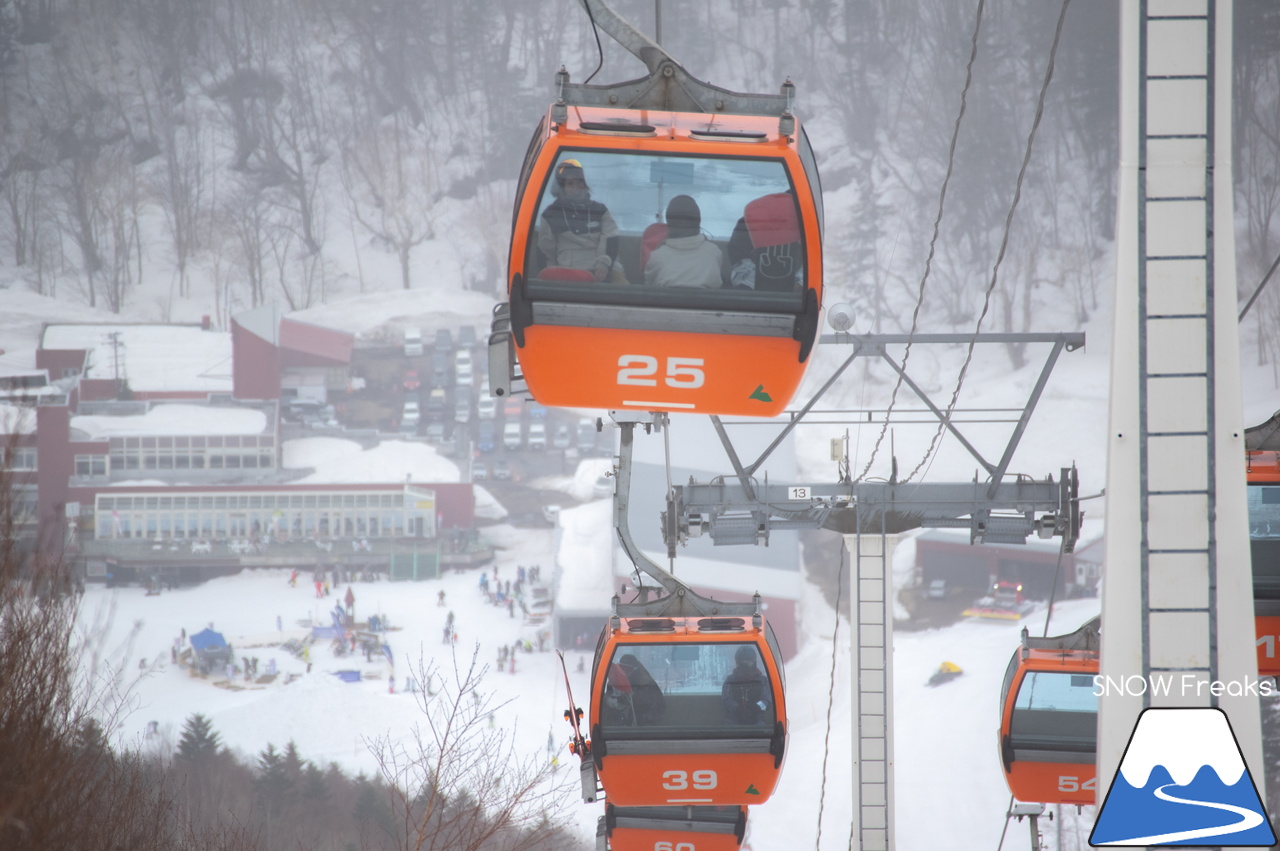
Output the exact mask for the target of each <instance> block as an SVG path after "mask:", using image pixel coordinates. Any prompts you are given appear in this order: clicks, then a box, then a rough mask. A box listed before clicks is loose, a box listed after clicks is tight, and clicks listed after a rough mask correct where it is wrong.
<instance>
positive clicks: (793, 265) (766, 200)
mask: <svg viewBox="0 0 1280 851" xmlns="http://www.w3.org/2000/svg"><path fill="white" fill-rule="evenodd" d="M803 262H804V259H803V255H802V254H801V242H800V222H799V220H798V219H797V218H796V199H795V194H794V193H792V192H790V191H788V192H779V193H775V194H773V195H765V196H763V197H761V198H757V199H755V200H754V201H752V202H751V203H750V204H747V207H746V210H745V211H744V212H743V215H742V218H740V219H738V221H737V223H735V224H734V227H733V235H732V236H731V237H729V285H730V286H731V287H733V288H734V289H738V290H760V291H769V292H792V291H794V290H796V289H798V288H799V287H800V286H801V285H802V283H803V282H802V276H801V275H800V267H801V264H802V263H803Z"/></svg>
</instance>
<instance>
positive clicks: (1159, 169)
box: [1098, 0, 1265, 805]
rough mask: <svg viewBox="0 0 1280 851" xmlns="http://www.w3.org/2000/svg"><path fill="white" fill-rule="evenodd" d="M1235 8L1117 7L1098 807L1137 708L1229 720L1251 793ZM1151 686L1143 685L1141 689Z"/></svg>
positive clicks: (1173, 0)
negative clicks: (1160, 680)
mask: <svg viewBox="0 0 1280 851" xmlns="http://www.w3.org/2000/svg"><path fill="white" fill-rule="evenodd" d="M1231 22H1232V14H1231V3H1230V0H1126V2H1125V3H1124V4H1123V6H1122V7H1121V28H1120V34H1121V50H1120V62H1121V88H1120V142H1121V153H1120V187H1119V199H1118V202H1117V203H1118V216H1117V222H1118V224H1117V228H1118V230H1117V235H1116V258H1117V261H1116V262H1117V268H1116V291H1115V317H1114V322H1115V328H1114V340H1113V344H1112V345H1113V348H1112V355H1111V357H1112V361H1111V362H1112V366H1111V411H1110V419H1109V433H1108V444H1107V450H1108V452H1107V506H1106V535H1107V542H1106V565H1105V580H1104V587H1103V595H1102V612H1103V614H1102V635H1103V640H1102V661H1101V671H1102V674H1103V676H1104V677H1108V676H1109V677H1132V676H1135V675H1137V676H1142V677H1144V678H1150V677H1152V676H1156V677H1159V676H1170V677H1172V678H1173V682H1174V683H1175V685H1174V688H1173V689H1172V691H1171V692H1170V693H1169V694H1168V695H1160V696H1157V695H1154V694H1152V692H1151V690H1150V689H1148V690H1147V691H1146V693H1145V694H1130V693H1118V692H1119V691H1120V690H1108V691H1107V692H1106V693H1105V694H1103V695H1102V697H1101V700H1100V707H1099V721H1098V727H1099V730H1098V803H1099V805H1101V804H1102V802H1103V797H1104V796H1105V795H1106V792H1107V789H1108V788H1109V786H1110V784H1111V782H1112V778H1114V777H1115V774H1116V770H1117V768H1118V766H1119V763H1120V759H1121V757H1122V755H1123V752H1124V748H1125V745H1126V743H1127V742H1128V739H1129V736H1130V734H1131V732H1132V731H1133V729H1134V725H1135V722H1136V720H1137V716H1138V715H1139V714H1140V712H1141V711H1142V710H1143V709H1144V708H1146V707H1164V706H1195V707H1213V706H1216V707H1220V708H1221V709H1223V710H1224V711H1225V712H1226V714H1227V716H1228V718H1229V720H1230V722H1231V727H1232V729H1233V730H1234V732H1235V734H1236V737H1237V739H1238V740H1239V742H1240V746H1241V749H1242V751H1243V755H1244V758H1245V762H1246V764H1247V765H1249V766H1251V767H1252V768H1253V778H1254V780H1255V781H1256V782H1257V783H1258V786H1259V792H1260V793H1261V792H1262V789H1261V785H1262V772H1261V768H1262V742H1261V733H1260V727H1259V714H1258V698H1257V696H1256V695H1255V696H1254V697H1247V696H1240V697H1233V696H1231V695H1230V694H1225V693H1224V694H1222V695H1221V696H1214V695H1213V694H1212V692H1211V691H1210V690H1209V689H1208V688H1201V689H1196V688H1191V689H1185V690H1184V689H1183V688H1182V687H1181V685H1180V683H1181V682H1182V680H1183V678H1184V676H1185V677H1186V678H1188V680H1189V681H1191V682H1205V681H1208V682H1213V681H1218V682H1223V683H1231V682H1243V681H1247V680H1256V678H1257V674H1258V671H1257V664H1256V657H1255V650H1254V635H1253V591H1252V583H1251V573H1250V559H1249V530H1248V521H1247V512H1246V498H1245V470H1244V464H1243V463H1242V459H1243V458H1244V452H1245V444H1244V428H1243V413H1242V406H1241V392H1240V369H1239V342H1238V339H1237V327H1236V326H1237V321H1236V313H1237V305H1236V269H1235V247H1234V239H1233V226H1234V223H1233V221H1232V176H1231V76H1232V75H1231V64H1232V62H1231V60H1232V55H1231V54H1232V50H1231V40H1232V39H1231ZM1148 681H1149V679H1148ZM1264 800H1265V797H1264Z"/></svg>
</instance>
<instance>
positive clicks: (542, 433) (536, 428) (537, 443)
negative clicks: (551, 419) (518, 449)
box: [525, 420, 547, 449]
mask: <svg viewBox="0 0 1280 851" xmlns="http://www.w3.org/2000/svg"><path fill="white" fill-rule="evenodd" d="M525 445H526V446H528V447H529V448H530V449H546V448H547V424H546V423H544V422H543V421H542V420H534V421H533V422H531V423H529V436H528V437H526V438H525Z"/></svg>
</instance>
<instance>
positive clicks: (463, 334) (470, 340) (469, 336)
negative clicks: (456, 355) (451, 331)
mask: <svg viewBox="0 0 1280 851" xmlns="http://www.w3.org/2000/svg"><path fill="white" fill-rule="evenodd" d="M475 344H476V329H475V328H474V327H473V326H471V325H463V326H462V327H461V328H459V329H458V346H459V348H465V349H469V348H471V347H472V346H474V345H475Z"/></svg>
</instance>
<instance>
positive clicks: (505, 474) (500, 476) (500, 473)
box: [493, 458, 511, 481]
mask: <svg viewBox="0 0 1280 851" xmlns="http://www.w3.org/2000/svg"><path fill="white" fill-rule="evenodd" d="M493 478H494V479H495V480H499V481H507V480H508V479H510V478H511V462H510V461H508V460H507V459H506V458H499V459H498V460H497V461H494V462H493Z"/></svg>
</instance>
